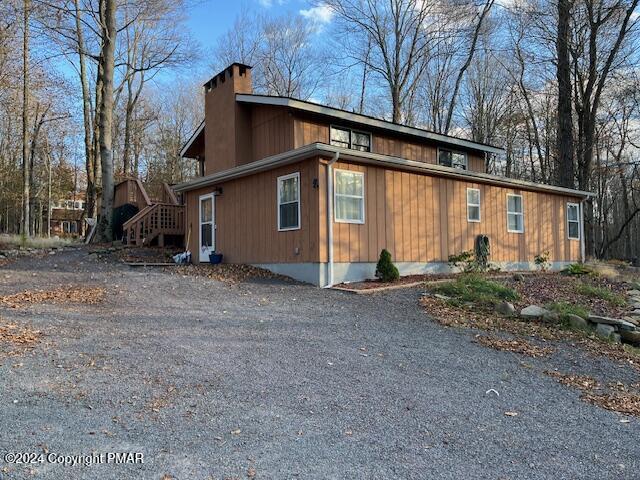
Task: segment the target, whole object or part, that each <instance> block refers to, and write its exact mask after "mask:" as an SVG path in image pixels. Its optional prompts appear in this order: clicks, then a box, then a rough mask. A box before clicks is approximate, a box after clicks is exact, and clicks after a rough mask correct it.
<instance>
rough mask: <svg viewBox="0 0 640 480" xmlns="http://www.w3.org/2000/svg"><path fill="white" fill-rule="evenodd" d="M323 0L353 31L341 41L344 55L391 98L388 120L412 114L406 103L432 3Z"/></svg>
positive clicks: (425, 47)
mask: <svg viewBox="0 0 640 480" xmlns="http://www.w3.org/2000/svg"><path fill="white" fill-rule="evenodd" d="M325 3H326V5H327V6H328V7H329V8H331V9H332V10H333V12H335V14H336V16H337V17H338V19H339V21H340V22H341V27H342V31H343V32H344V34H345V35H350V36H352V37H353V42H351V43H350V44H348V45H346V46H347V47H349V55H350V56H351V57H352V58H353V59H354V60H355V61H356V62H358V63H359V64H361V65H365V66H366V68H367V70H368V71H369V72H371V73H373V74H375V75H377V76H378V77H379V78H380V79H382V81H383V82H384V84H385V87H386V88H387V90H388V92H389V98H390V102H391V120H392V121H393V122H396V123H399V122H402V121H403V120H405V121H406V119H408V118H412V117H413V115H412V112H411V111H408V109H407V107H408V106H409V105H410V104H411V100H412V97H413V96H414V95H415V90H416V86H417V84H418V82H419V80H420V78H421V76H422V73H423V71H424V69H425V67H426V63H427V62H426V60H427V58H428V51H429V49H430V48H431V47H432V45H431V40H432V37H431V36H430V34H429V33H430V31H429V29H428V28H427V24H428V20H429V16H430V15H431V14H432V13H434V10H435V3H434V2H430V1H423V0H389V1H387V2H377V1H375V0H328V1H327V2H325ZM369 41H370V43H369ZM367 45H368V46H369V47H367Z"/></svg>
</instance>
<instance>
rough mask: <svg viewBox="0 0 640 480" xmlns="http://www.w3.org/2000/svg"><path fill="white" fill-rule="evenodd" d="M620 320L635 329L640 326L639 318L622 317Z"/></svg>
mask: <svg viewBox="0 0 640 480" xmlns="http://www.w3.org/2000/svg"><path fill="white" fill-rule="evenodd" d="M622 319H623V320H624V321H625V322H629V323H633V324H634V325H635V326H636V327H637V326H638V325H640V318H639V317H623V318H622Z"/></svg>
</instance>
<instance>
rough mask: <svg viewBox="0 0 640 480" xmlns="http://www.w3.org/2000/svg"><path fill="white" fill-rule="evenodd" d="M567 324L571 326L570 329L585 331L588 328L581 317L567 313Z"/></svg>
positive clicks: (587, 324)
mask: <svg viewBox="0 0 640 480" xmlns="http://www.w3.org/2000/svg"><path fill="white" fill-rule="evenodd" d="M565 318H566V320H567V323H569V325H571V327H572V328H579V329H582V330H586V329H587V328H589V323H588V322H587V321H586V320H585V319H584V318H582V317H579V316H578V315H574V314H573V313H569V314H568V315H566V316H565Z"/></svg>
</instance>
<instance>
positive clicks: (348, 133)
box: [330, 126, 371, 152]
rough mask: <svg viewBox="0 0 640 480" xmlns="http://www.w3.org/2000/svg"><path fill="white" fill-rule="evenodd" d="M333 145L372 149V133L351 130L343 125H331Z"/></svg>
mask: <svg viewBox="0 0 640 480" xmlns="http://www.w3.org/2000/svg"><path fill="white" fill-rule="evenodd" d="M330 143H331V145H335V146H337V147H344V148H351V149H353V150H359V151H361V152H370V151H371V134H370V133H366V132H359V131H357V130H349V129H348V128H342V127H333V126H332V127H331V138H330Z"/></svg>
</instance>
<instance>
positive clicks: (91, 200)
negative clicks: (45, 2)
mask: <svg viewBox="0 0 640 480" xmlns="http://www.w3.org/2000/svg"><path fill="white" fill-rule="evenodd" d="M74 7H75V17H76V37H77V40H78V61H79V63H80V85H81V87H82V114H83V123H84V153H85V169H86V172H87V194H86V197H85V201H86V206H85V216H87V217H89V218H95V217H96V214H97V197H96V176H95V168H94V156H95V152H94V149H93V145H92V137H91V123H92V118H91V100H90V99H89V95H90V90H89V81H88V79H87V67H86V62H85V54H84V50H85V43H84V33H83V31H82V22H81V19H80V15H81V13H80V8H79V7H78V0H74Z"/></svg>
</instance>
